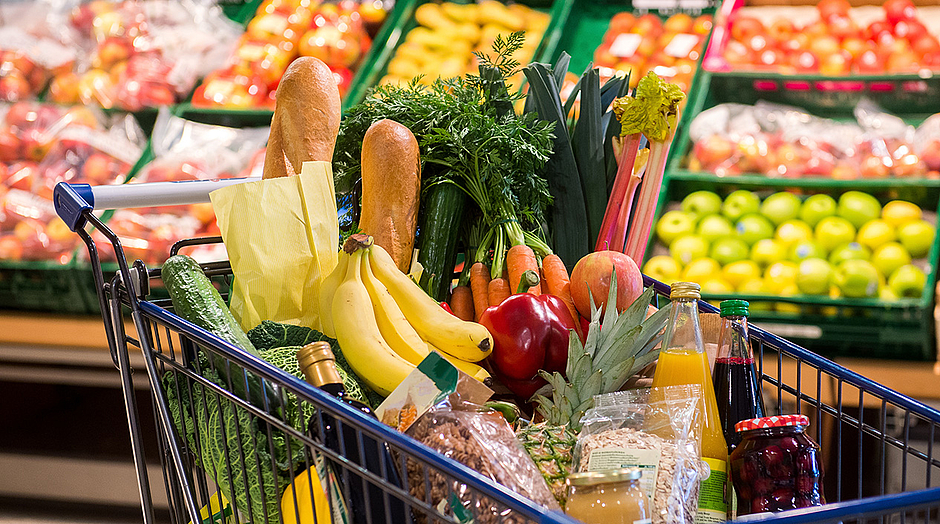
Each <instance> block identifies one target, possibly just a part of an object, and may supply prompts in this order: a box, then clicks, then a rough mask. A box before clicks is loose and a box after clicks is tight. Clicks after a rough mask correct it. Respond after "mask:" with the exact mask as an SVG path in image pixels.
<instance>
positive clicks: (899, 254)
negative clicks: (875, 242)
mask: <svg viewBox="0 0 940 524" xmlns="http://www.w3.org/2000/svg"><path fill="white" fill-rule="evenodd" d="M871 263H872V265H874V266H875V269H877V270H878V272H879V273H881V274H882V275H885V276H888V277H890V276H891V275H892V274H894V272H895V271H896V270H897V269H898V268H899V267H901V266H905V265H907V264H910V263H911V255H910V253H908V252H907V250H906V249H904V246H902V245H901V244H898V243H897V242H888V243H886V244H883V245H881V246H879V247H878V249H876V250H875V252H874V253H872V255H871Z"/></svg>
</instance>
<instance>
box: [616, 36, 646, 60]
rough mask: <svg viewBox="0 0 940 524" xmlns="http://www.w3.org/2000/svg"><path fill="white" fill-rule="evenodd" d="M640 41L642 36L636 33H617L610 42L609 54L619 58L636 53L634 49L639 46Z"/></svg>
mask: <svg viewBox="0 0 940 524" xmlns="http://www.w3.org/2000/svg"><path fill="white" fill-rule="evenodd" d="M642 42H643V37H642V36H641V35H638V34H636V33H623V34H621V35H617V38H615V39H614V42H613V43H612V44H610V54H612V55H614V56H616V57H619V58H625V57H630V56H633V53H636V49H637V48H638V47H640V44H641V43H642Z"/></svg>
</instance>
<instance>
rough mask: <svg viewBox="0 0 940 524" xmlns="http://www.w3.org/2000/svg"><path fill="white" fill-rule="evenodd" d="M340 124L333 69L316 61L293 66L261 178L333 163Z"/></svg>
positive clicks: (281, 96)
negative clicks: (312, 163) (314, 163)
mask: <svg viewBox="0 0 940 524" xmlns="http://www.w3.org/2000/svg"><path fill="white" fill-rule="evenodd" d="M339 121H340V100H339V88H338V87H337V86H336V80H335V79H334V78H333V73H332V72H331V71H330V68H329V67H327V66H326V64H324V63H323V62H321V61H320V60H318V59H316V58H313V57H300V58H298V59H296V60H294V61H293V62H291V65H290V66H288V68H287V71H285V73H284V76H283V77H282V78H281V82H280V84H279V85H278V88H277V102H276V104H275V106H274V116H273V117H272V119H271V134H270V135H269V137H268V149H267V153H266V154H265V158H264V172H263V174H262V176H261V178H263V179H267V178H277V177H283V176H293V175H297V174H300V171H301V169H302V167H303V163H304V162H309V161H314V160H321V161H324V162H332V161H333V148H334V147H335V145H336V135H337V133H338V132H339Z"/></svg>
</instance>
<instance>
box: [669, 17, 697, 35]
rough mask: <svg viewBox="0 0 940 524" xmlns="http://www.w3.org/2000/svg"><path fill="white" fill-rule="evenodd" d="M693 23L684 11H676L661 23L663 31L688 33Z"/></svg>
mask: <svg viewBox="0 0 940 524" xmlns="http://www.w3.org/2000/svg"><path fill="white" fill-rule="evenodd" d="M694 24H695V21H694V20H693V19H692V17H691V16H689V15H687V14H685V13H678V14H674V15H672V16H670V17H669V18H668V19H666V22H665V23H663V31H666V32H671V33H690V32H692V28H693V26H694Z"/></svg>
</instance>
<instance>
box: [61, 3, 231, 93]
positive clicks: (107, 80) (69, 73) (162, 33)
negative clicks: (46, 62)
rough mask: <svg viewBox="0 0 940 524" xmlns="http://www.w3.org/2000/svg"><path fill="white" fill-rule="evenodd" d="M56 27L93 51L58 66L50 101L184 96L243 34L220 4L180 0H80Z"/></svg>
mask: <svg viewBox="0 0 940 524" xmlns="http://www.w3.org/2000/svg"><path fill="white" fill-rule="evenodd" d="M55 30H56V31H60V32H61V33H63V34H66V35H74V36H72V37H71V38H72V40H74V41H70V42H69V44H70V45H71V46H72V47H75V48H79V49H89V50H90V51H89V53H88V55H87V56H84V57H81V59H80V60H78V61H76V64H75V67H74V69H66V70H64V71H58V72H56V75H55V77H54V78H53V79H52V82H51V83H50V85H49V92H48V100H50V101H53V102H57V103H60V104H78V103H81V104H86V105H89V104H94V105H99V106H101V107H105V108H111V107H115V108H121V109H125V110H128V111H138V110H140V109H143V108H145V107H156V106H163V105H170V104H174V103H176V102H177V101H179V100H180V98H181V97H182V96H185V95H186V94H188V93H189V92H190V90H192V88H193V86H194V85H195V83H196V80H197V79H198V77H199V76H201V75H203V74H205V73H207V72H208V71H210V70H211V69H212V68H214V67H215V65H217V64H219V63H220V62H221V59H222V58H224V54H221V53H220V50H222V51H223V53H224V50H225V49H228V46H229V45H230V43H231V42H234V40H235V38H237V26H235V25H234V24H232V23H230V22H227V21H225V20H224V18H223V16H222V15H221V11H220V10H218V8H215V9H212V8H210V7H209V6H208V5H197V4H182V3H176V2H136V1H130V0H128V1H123V2H109V1H104V0H95V1H92V2H88V3H82V4H80V5H78V6H77V7H75V9H74V10H73V11H72V12H71V14H70V16H69V17H68V24H67V25H66V26H64V27H57V28H56V29H55Z"/></svg>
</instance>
